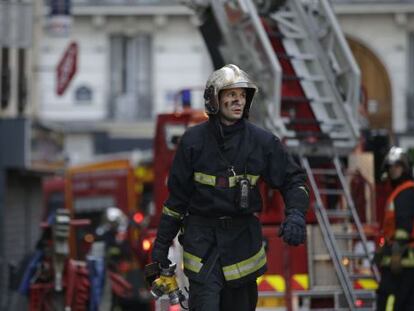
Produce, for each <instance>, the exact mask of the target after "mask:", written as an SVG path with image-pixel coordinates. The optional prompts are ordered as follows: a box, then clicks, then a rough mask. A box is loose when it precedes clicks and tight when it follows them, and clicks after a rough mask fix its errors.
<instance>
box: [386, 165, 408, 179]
mask: <svg viewBox="0 0 414 311" xmlns="http://www.w3.org/2000/svg"><path fill="white" fill-rule="evenodd" d="M403 172H404V168H403V167H402V165H400V164H399V163H396V164H392V165H390V166H389V167H388V176H390V178H391V179H392V180H396V179H398V178H400V177H401V176H402V174H403Z"/></svg>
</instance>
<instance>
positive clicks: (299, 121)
mask: <svg viewBox="0 0 414 311" xmlns="http://www.w3.org/2000/svg"><path fill="white" fill-rule="evenodd" d="M283 123H285V124H286V125H298V124H300V125H320V124H321V122H320V121H318V120H316V119H304V118H296V119H287V118H285V119H283Z"/></svg>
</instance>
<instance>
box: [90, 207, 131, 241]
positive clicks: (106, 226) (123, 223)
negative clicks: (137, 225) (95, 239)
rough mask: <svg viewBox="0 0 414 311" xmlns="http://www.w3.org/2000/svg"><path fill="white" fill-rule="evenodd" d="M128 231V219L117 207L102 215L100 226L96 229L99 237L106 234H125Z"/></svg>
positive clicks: (110, 208)
mask: <svg viewBox="0 0 414 311" xmlns="http://www.w3.org/2000/svg"><path fill="white" fill-rule="evenodd" d="M127 229H128V217H127V216H126V215H125V214H124V213H123V212H122V211H121V210H120V209H119V208H117V207H114V206H112V207H108V208H107V209H105V211H104V212H103V214H102V220H101V224H100V226H99V227H98V228H97V229H96V233H97V234H98V235H103V234H105V233H106V232H109V231H112V232H114V233H123V232H126V231H127Z"/></svg>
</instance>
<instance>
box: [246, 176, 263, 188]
mask: <svg viewBox="0 0 414 311" xmlns="http://www.w3.org/2000/svg"><path fill="white" fill-rule="evenodd" d="M259 177H260V176H259V175H249V174H247V178H248V179H249V181H250V184H251V185H252V186H254V185H256V183H257V181H258V180H259Z"/></svg>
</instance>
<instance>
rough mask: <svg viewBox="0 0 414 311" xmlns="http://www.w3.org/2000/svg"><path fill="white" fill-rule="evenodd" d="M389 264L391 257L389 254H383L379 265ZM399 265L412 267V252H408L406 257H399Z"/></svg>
mask: <svg viewBox="0 0 414 311" xmlns="http://www.w3.org/2000/svg"><path fill="white" fill-rule="evenodd" d="M390 264H391V257H390V256H384V258H382V260H381V266H382V267H387V266H389V265H390ZM401 266H402V267H404V268H414V257H413V256H412V253H411V254H409V256H408V257H403V258H402V259H401Z"/></svg>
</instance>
